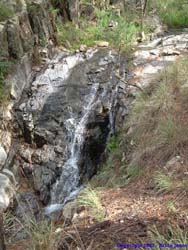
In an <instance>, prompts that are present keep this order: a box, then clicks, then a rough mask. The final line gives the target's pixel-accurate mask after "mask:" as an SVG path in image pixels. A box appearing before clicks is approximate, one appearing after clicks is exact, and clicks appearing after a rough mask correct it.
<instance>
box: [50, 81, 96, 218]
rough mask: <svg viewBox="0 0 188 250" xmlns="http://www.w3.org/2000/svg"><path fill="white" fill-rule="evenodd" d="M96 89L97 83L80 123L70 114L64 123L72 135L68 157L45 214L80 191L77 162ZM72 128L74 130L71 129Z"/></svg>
mask: <svg viewBox="0 0 188 250" xmlns="http://www.w3.org/2000/svg"><path fill="white" fill-rule="evenodd" d="M98 89H99V83H96V84H93V86H92V88H91V92H90V95H89V96H88V100H89V102H88V103H87V104H86V106H85V107H84V111H83V115H82V117H81V119H80V121H79V122H78V123H76V121H75V119H74V118H72V114H71V113H70V116H71V117H70V118H69V119H67V121H66V125H67V126H66V128H67V130H68V134H69V135H73V139H72V142H71V144H70V157H69V158H68V160H67V161H66V162H65V164H64V166H63V171H62V174H61V176H60V178H59V179H58V180H57V181H56V183H55V184H54V186H53V188H52V192H51V205H49V206H48V207H47V208H46V210H45V212H46V214H49V213H52V212H54V211H56V210H59V209H61V208H62V207H63V206H64V205H65V204H66V203H67V202H68V201H69V200H72V199H74V198H75V196H76V195H77V194H78V193H79V191H80V189H81V187H79V180H80V174H79V165H78V162H79V159H80V157H81V151H82V148H83V145H84V140H85V133H86V125H87V123H88V119H89V116H90V113H91V111H92V110H93V109H94V108H95V106H96V105H97V103H98V101H99V100H98V98H97V93H98ZM72 127H73V128H74V129H72ZM72 130H73V131H72Z"/></svg>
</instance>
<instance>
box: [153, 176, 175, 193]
mask: <svg viewBox="0 0 188 250" xmlns="http://www.w3.org/2000/svg"><path fill="white" fill-rule="evenodd" d="M155 183H156V186H157V188H158V189H159V190H160V191H170V190H172V188H173V180H172V178H171V177H170V176H168V175H166V174H164V173H162V172H157V173H156V175H155Z"/></svg>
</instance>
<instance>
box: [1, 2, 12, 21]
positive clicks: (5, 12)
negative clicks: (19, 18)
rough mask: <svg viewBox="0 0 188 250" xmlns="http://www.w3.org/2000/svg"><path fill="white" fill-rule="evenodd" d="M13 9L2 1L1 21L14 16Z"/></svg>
mask: <svg viewBox="0 0 188 250" xmlns="http://www.w3.org/2000/svg"><path fill="white" fill-rule="evenodd" d="M13 14H14V13H13V11H12V10H11V9H10V8H9V7H8V6H6V5H5V4H3V3H0V22H3V21H6V20H7V19H8V18H10V17H12V16H13Z"/></svg>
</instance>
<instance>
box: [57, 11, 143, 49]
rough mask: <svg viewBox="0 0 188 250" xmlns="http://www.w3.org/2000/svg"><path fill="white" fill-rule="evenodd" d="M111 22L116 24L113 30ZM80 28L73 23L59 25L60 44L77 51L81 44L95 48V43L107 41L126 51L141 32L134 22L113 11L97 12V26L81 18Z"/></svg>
mask: <svg viewBox="0 0 188 250" xmlns="http://www.w3.org/2000/svg"><path fill="white" fill-rule="evenodd" d="M111 21H113V22H114V23H115V24H116V25H115V27H113V28H111V27H109V23H110V22H111ZM79 26H80V28H76V27H75V26H74V25H73V24H72V23H66V24H64V25H62V24H58V25H57V28H58V37H59V43H60V44H61V45H63V46H66V44H68V46H69V47H70V48H71V49H77V48H79V47H80V45H81V44H86V45H87V46H93V45H94V44H95V41H107V42H109V44H110V45H111V46H112V47H115V48H121V50H125V49H126V48H127V47H129V46H130V44H132V43H133V42H134V40H135V38H136V35H137V33H138V31H139V27H138V26H137V25H136V24H135V23H134V22H131V21H128V20H127V18H125V17H120V16H117V15H115V14H114V13H113V12H112V11H111V10H106V11H104V10H101V11H99V10H97V11H96V24H92V23H90V22H89V21H87V20H86V19H84V18H81V19H80V20H79Z"/></svg>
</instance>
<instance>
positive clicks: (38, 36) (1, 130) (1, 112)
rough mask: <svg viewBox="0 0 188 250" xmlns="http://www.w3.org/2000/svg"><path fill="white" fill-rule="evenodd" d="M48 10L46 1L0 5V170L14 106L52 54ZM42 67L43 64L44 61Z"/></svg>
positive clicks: (52, 28) (11, 0)
mask: <svg viewBox="0 0 188 250" xmlns="http://www.w3.org/2000/svg"><path fill="white" fill-rule="evenodd" d="M50 10H51V4H50V1H48V0H31V1H30V0H28V1H25V0H16V1H15V0H8V1H4V0H1V2H0V11H1V13H3V15H4V16H3V15H2V17H1V18H0V45H1V50H0V60H1V61H0V62H2V63H3V62H8V63H9V64H10V65H11V68H10V72H9V75H8V76H7V77H6V78H5V80H4V83H5V90H4V91H5V93H4V95H7V96H8V102H5V103H3V102H1V104H0V169H2V168H3V167H4V166H5V163H6V161H7V157H8V154H9V150H10V147H11V144H12V140H13V138H12V137H13V136H12V130H13V122H12V121H13V119H14V118H13V106H14V104H15V103H16V102H17V101H18V100H19V99H20V97H21V94H22V91H23V89H24V87H25V86H26V85H27V84H29V83H30V82H31V81H32V79H33V77H34V75H35V74H36V70H34V68H35V67H36V64H37V63H39V62H38V61H37V60H39V58H40V55H41V54H42V53H43V54H45V57H46V60H47V58H48V57H50V56H52V55H53V53H54V49H53V48H54V43H55V33H56V30H55V26H54V24H53V17H52V15H51V11H50ZM7 11H9V12H8V13H7ZM6 15H7V16H6ZM42 63H45V60H44V58H43V61H40V64H42ZM38 69H40V67H38ZM0 73H1V72H0ZM1 179H2V183H5V185H7V184H6V181H4V180H5V179H6V178H5V177H4V174H1V175H0V182H1ZM4 196H6V194H4ZM5 198H6V197H5ZM5 200H6V199H5ZM6 204H8V203H7V202H6Z"/></svg>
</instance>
